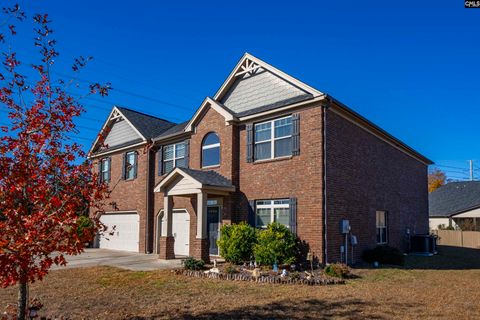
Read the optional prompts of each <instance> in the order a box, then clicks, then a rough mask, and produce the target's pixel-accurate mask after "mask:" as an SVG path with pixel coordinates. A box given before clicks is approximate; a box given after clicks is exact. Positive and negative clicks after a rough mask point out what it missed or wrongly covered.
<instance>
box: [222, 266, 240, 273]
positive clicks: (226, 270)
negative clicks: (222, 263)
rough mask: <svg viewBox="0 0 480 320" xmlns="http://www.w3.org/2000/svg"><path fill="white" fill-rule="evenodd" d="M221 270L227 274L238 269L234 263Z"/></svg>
mask: <svg viewBox="0 0 480 320" xmlns="http://www.w3.org/2000/svg"><path fill="white" fill-rule="evenodd" d="M223 271H225V273H228V274H234V273H238V272H239V271H238V269H237V268H236V267H235V266H234V265H231V264H229V265H228V266H226V267H225V269H223Z"/></svg>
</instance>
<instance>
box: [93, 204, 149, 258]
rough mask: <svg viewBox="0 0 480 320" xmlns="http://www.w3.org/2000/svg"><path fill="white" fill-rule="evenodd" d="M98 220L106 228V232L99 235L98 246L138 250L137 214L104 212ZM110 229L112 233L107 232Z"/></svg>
mask: <svg viewBox="0 0 480 320" xmlns="http://www.w3.org/2000/svg"><path fill="white" fill-rule="evenodd" d="M100 221H101V222H102V223H103V224H104V225H105V226H107V228H108V229H107V231H106V234H105V235H101V236H100V245H99V247H100V248H103V249H112V250H123V251H133V252H138V244H139V227H140V221H139V217H138V214H136V213H115V214H105V215H102V216H101V217H100ZM113 227H115V229H113ZM112 230H113V233H112V234H109V233H110V232H112Z"/></svg>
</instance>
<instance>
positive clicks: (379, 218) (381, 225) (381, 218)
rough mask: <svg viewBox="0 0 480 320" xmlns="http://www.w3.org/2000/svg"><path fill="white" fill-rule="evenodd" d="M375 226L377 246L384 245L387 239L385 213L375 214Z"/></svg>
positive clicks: (378, 212)
mask: <svg viewBox="0 0 480 320" xmlns="http://www.w3.org/2000/svg"><path fill="white" fill-rule="evenodd" d="M375 219H376V225H377V244H386V243H387V242H388V239H387V234H388V232H387V213H386V212H385V211H377V212H376V218H375Z"/></svg>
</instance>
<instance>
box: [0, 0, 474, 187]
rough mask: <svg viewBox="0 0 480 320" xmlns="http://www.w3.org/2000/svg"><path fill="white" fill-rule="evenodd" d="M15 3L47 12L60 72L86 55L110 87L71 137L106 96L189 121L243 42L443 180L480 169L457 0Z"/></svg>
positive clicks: (86, 126) (103, 107)
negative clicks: (471, 167)
mask: <svg viewBox="0 0 480 320" xmlns="http://www.w3.org/2000/svg"><path fill="white" fill-rule="evenodd" d="M20 3H22V1H21V2H20ZM23 4H24V8H25V10H27V12H28V13H29V14H30V15H31V14H32V13H34V12H48V13H49V15H50V16H51V18H52V20H53V28H54V29H55V37H56V39H57V40H58V42H59V50H60V51H61V53H62V55H61V56H60V58H59V63H58V66H57V69H56V72H57V73H58V74H71V73H70V71H69V70H68V67H67V66H68V65H69V63H70V61H71V58H72V57H74V56H76V55H78V54H83V55H92V56H94V58H95V60H94V61H93V62H92V63H91V65H90V67H89V68H88V69H87V70H86V71H85V72H82V74H81V76H80V77H81V79H84V80H89V81H110V82H111V83H112V86H113V87H114V89H116V90H113V91H112V93H111V95H110V96H109V97H108V98H106V99H100V98H95V100H93V99H87V100H84V103H85V106H86V109H87V110H88V112H87V114H86V115H85V117H84V118H83V119H80V120H79V121H78V124H79V125H80V126H81V128H80V133H79V137H78V139H79V141H80V142H82V143H83V144H85V145H87V146H88V145H89V142H88V140H89V139H92V140H93V138H94V137H95V135H96V132H95V131H96V130H97V129H99V128H100V127H101V122H103V121H104V119H105V118H106V116H107V115H108V112H109V111H108V110H109V109H110V108H111V106H112V105H113V104H119V105H124V106H127V107H130V108H132V109H136V110H140V111H143V112H146V113H150V114H153V115H156V116H159V117H163V118H166V119H169V120H172V121H177V122H178V121H182V120H186V119H188V118H189V117H190V116H191V115H192V114H193V112H194V111H195V109H196V108H197V107H198V106H199V104H200V103H201V101H202V100H203V99H204V98H205V96H212V95H213V94H214V93H215V91H216V90H217V89H218V87H219V86H220V85H221V83H222V82H223V80H224V79H225V78H226V77H227V75H228V74H229V72H230V71H231V69H232V68H233V66H234V65H235V64H236V62H237V61H238V59H239V58H240V57H241V56H242V54H243V53H244V52H245V51H247V52H250V53H252V54H253V55H256V56H257V57H259V58H261V59H263V60H265V61H267V62H269V63H270V64H272V65H274V66H276V67H277V68H279V69H281V70H283V71H285V72H287V73H289V74H291V75H293V76H295V77H297V78H299V79H300V80H303V81H304V82H306V83H308V84H309V85H312V86H314V87H315V88H317V89H319V90H320V91H322V92H326V93H329V94H331V95H333V96H334V97H336V98H337V99H339V100H340V101H342V102H344V103H345V104H347V105H348V106H350V107H351V108H353V109H355V110H356V111H358V112H359V113H361V114H362V115H364V116H365V117H367V118H368V119H370V120H372V121H373V122H375V123H376V124H378V125H379V126H381V127H382V128H384V129H386V130H387V131H389V132H390V133H392V134H393V135H394V136H396V137H398V138H399V139H401V140H402V141H404V142H406V143H407V144H409V145H410V146H412V147H413V148H415V149H416V150H418V151H419V152H421V153H423V154H424V155H426V156H427V157H429V158H431V159H432V160H434V161H435V162H436V163H437V164H438V165H439V166H442V167H440V168H441V169H444V170H446V171H447V172H448V173H449V177H450V178H455V179H463V178H467V177H468V175H467V170H466V169H467V168H468V163H467V160H468V159H474V160H475V161H476V162H475V167H478V168H479V170H478V175H477V177H478V178H480V139H479V134H478V132H479V130H478V128H479V125H478V122H479V119H480V95H479V94H478V92H479V89H480V77H479V75H480V59H478V57H480V41H479V40H480V34H479V30H480V10H475V9H465V8H464V6H463V1H462V0H448V1H447V0H445V1H441V0H440V1H434V2H432V1H382V2H379V1H349V0H342V1H295V2H292V1H258V0H257V1H241V2H234V1H191V2H189V1H168V2H167V1H142V0H137V1H135V2H132V1H118V0H117V1H108V0H105V1H90V0H84V1H57V0H49V1H35V2H34V1H23ZM30 39H31V35H29V34H25V33H22V34H20V35H19V40H17V43H16V44H17V45H18V48H19V51H20V53H21V55H20V57H22V56H23V57H25V58H24V59H25V60H29V59H34V58H33V55H32V54H31V50H32V47H31V46H28V42H29V41H30ZM81 84H82V83H81ZM83 84H85V83H83ZM0 116H4V114H0ZM449 167H451V168H449Z"/></svg>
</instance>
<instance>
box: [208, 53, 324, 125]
mask: <svg viewBox="0 0 480 320" xmlns="http://www.w3.org/2000/svg"><path fill="white" fill-rule="evenodd" d="M322 95H323V93H321V92H320V91H318V90H316V89H314V88H312V87H310V86H308V85H306V84H305V83H303V82H301V81H299V80H297V79H295V78H293V77H292V76H289V75H288V74H286V73H284V72H282V71H280V70H278V69H276V68H275V67H273V66H271V65H269V64H268V63H266V62H264V61H262V60H260V59H258V58H256V57H254V56H252V55H251V54H248V53H245V55H244V56H243V57H242V58H241V59H240V61H239V62H238V64H237V65H236V67H235V68H234V69H233V71H232V72H231V73H230V75H229V77H228V78H227V80H226V81H225V82H224V83H223V85H222V86H221V87H220V89H219V90H218V92H217V93H216V94H215V97H214V100H215V101H218V102H220V103H222V104H223V105H225V107H226V108H228V109H230V110H231V111H232V112H233V113H234V114H236V115H245V114H249V111H251V110H255V112H256V111H257V110H261V111H265V110H264V109H265V108H267V109H268V108H269V106H270V107H272V108H278V107H282V106H286V105H288V104H292V103H295V102H299V101H302V100H306V99H311V98H314V97H318V96H322Z"/></svg>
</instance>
